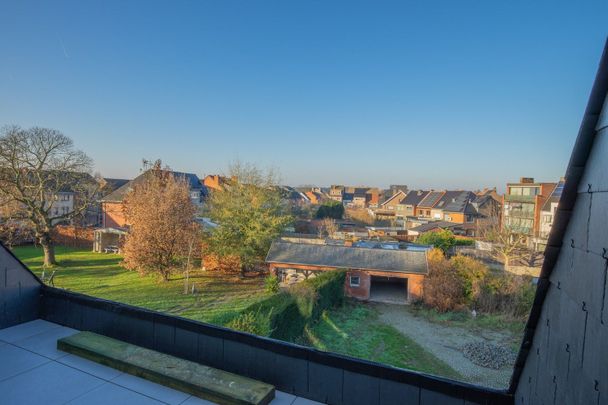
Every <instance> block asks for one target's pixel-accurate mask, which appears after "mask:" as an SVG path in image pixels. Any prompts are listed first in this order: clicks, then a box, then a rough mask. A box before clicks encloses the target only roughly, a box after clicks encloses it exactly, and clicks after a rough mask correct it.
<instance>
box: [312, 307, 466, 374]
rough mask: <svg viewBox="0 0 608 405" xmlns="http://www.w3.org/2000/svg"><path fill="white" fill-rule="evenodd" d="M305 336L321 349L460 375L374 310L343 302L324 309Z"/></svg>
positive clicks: (423, 370)
mask: <svg viewBox="0 0 608 405" xmlns="http://www.w3.org/2000/svg"><path fill="white" fill-rule="evenodd" d="M305 338H306V339H307V340H308V342H307V343H308V344H309V345H311V346H314V347H316V348H317V349H321V350H324V351H329V352H335V353H341V354H346V355H349V356H353V357H358V358H361V359H365V360H371V361H376V362H379V363H384V364H389V365H392V366H396V367H401V368H406V369H410V370H417V371H422V372H425V373H430V374H434V375H440V376H445V377H450V378H455V379H458V378H460V375H459V374H458V373H457V372H456V371H454V369H452V368H451V367H450V366H448V365H447V364H446V363H444V362H443V361H441V360H439V359H438V358H436V357H435V356H434V355H433V354H431V353H429V352H428V351H426V350H425V349H424V348H423V347H422V346H420V345H419V344H417V343H416V342H414V341H413V340H412V339H410V338H408V337H407V336H404V335H403V334H401V333H399V331H397V330H396V329H395V328H393V327H392V326H390V325H387V324H384V323H382V322H380V321H379V320H378V315H377V313H376V311H375V310H374V309H373V308H371V307H369V306H366V305H364V304H360V303H356V302H352V301H347V302H346V303H345V304H344V305H343V306H342V307H340V308H337V309H335V310H332V311H328V312H325V313H324V314H323V316H322V318H321V319H320V320H319V322H317V323H316V324H315V325H314V326H313V327H311V328H308V329H307V331H306V335H305Z"/></svg>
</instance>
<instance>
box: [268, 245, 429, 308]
mask: <svg viewBox="0 0 608 405" xmlns="http://www.w3.org/2000/svg"><path fill="white" fill-rule="evenodd" d="M426 251H427V248H420V249H382V248H367V247H355V246H343V245H339V246H337V245H327V244H314V243H291V242H285V241H275V242H273V243H272V245H271V247H270V250H269V251H268V255H267V256H266V263H267V264H268V265H269V268H270V271H271V272H272V273H274V274H275V275H277V277H279V280H280V281H281V282H282V283H284V284H291V283H292V282H296V281H299V280H302V279H306V278H309V277H314V276H315V275H316V274H317V273H319V272H324V271H334V270H339V269H341V270H346V281H345V285H344V292H345V294H346V295H347V296H349V297H353V298H357V299H360V300H365V301H367V300H370V301H384V302H398V303H406V302H413V301H416V300H418V299H420V298H421V296H422V282H423V280H424V277H425V276H426V275H427V274H428V265H427V259H426Z"/></svg>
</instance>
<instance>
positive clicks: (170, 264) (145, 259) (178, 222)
mask: <svg viewBox="0 0 608 405" xmlns="http://www.w3.org/2000/svg"><path fill="white" fill-rule="evenodd" d="M145 176H146V177H145V180H144V182H143V183H141V184H138V185H136V186H135V187H134V189H133V191H131V192H130V193H129V194H128V195H127V197H126V200H125V213H126V217H127V221H128V223H129V224H130V229H129V233H128V234H127V237H126V240H125V244H124V246H123V252H124V264H125V267H126V268H128V269H130V270H136V271H138V272H139V273H140V274H147V273H157V274H158V275H160V277H161V278H162V280H163V281H167V280H168V279H169V275H170V274H171V272H172V271H175V270H176V269H178V268H183V264H184V262H186V261H187V260H188V258H189V257H190V256H192V255H193V251H192V250H191V248H192V249H196V248H198V247H200V240H201V239H200V238H201V236H200V226H199V225H198V224H196V222H195V220H194V215H195V213H196V207H195V206H194V204H193V203H192V200H191V199H190V193H189V188H188V184H187V183H186V181H185V179H182V178H178V177H176V176H175V175H174V174H173V173H172V172H171V171H169V170H168V169H162V168H161V163H160V161H157V162H156V163H155V165H154V167H153V168H152V169H150V170H148V171H147V172H146V173H145ZM186 267H187V268H188V267H189V264H186Z"/></svg>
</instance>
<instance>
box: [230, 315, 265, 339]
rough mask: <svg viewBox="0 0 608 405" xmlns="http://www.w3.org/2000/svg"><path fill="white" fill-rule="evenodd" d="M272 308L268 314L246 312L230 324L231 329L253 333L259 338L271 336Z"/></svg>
mask: <svg viewBox="0 0 608 405" xmlns="http://www.w3.org/2000/svg"><path fill="white" fill-rule="evenodd" d="M271 318H272V308H271V309H270V311H268V312H267V313H262V312H261V311H260V310H258V311H255V312H253V311H252V312H244V313H242V314H240V315H239V316H237V317H236V318H234V319H233V320H232V321H230V322H229V323H228V325H227V326H228V327H229V328H231V329H236V330H240V331H242V332H247V333H252V334H254V335H259V336H269V335H270V334H271V333H272V327H271Z"/></svg>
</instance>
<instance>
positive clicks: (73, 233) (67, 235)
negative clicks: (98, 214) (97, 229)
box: [52, 225, 94, 249]
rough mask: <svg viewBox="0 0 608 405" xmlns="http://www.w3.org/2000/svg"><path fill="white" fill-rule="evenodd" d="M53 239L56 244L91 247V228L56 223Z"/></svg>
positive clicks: (92, 237)
mask: <svg viewBox="0 0 608 405" xmlns="http://www.w3.org/2000/svg"><path fill="white" fill-rule="evenodd" d="M52 238H53V241H54V242H55V243H56V244H57V245H63V246H69V247H79V248H89V249H93V240H94V236H93V228H91V227H86V228H85V227H78V226H71V225H57V226H56V227H55V228H54V229H53V234H52Z"/></svg>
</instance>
